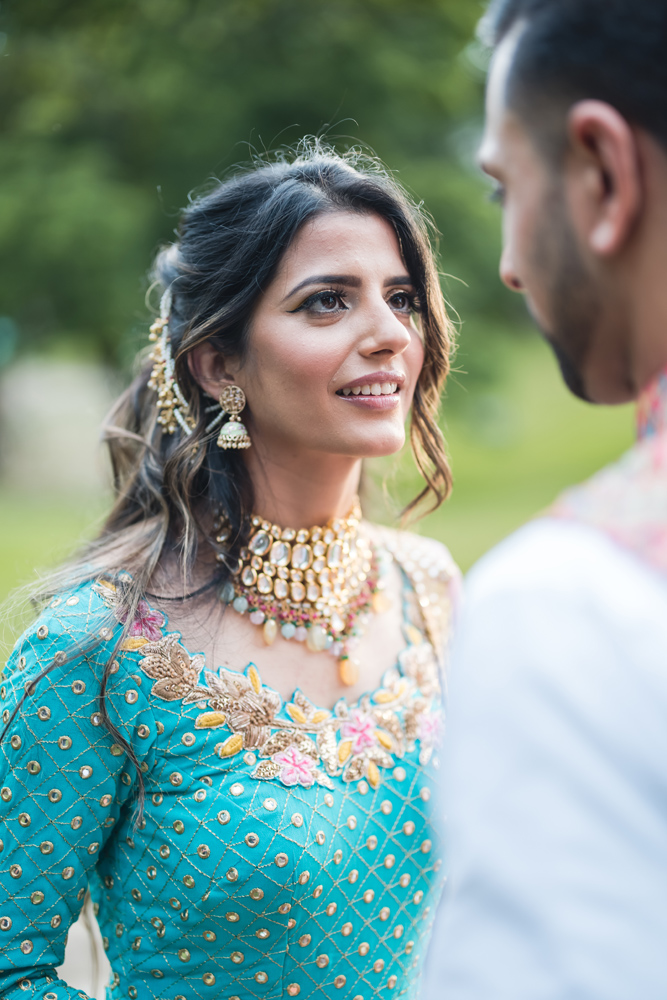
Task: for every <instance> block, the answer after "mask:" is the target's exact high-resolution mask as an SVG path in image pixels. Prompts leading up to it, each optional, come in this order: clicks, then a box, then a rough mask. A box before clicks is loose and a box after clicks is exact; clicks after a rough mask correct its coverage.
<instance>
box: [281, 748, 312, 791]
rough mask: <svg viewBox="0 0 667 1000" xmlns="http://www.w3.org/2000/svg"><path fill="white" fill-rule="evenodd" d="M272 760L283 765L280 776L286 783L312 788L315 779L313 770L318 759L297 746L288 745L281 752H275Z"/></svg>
mask: <svg viewBox="0 0 667 1000" xmlns="http://www.w3.org/2000/svg"><path fill="white" fill-rule="evenodd" d="M271 760H272V761H275V763H276V764H280V766H281V767H282V771H281V772H280V775H279V777H280V780H281V781H282V783H283V784H284V785H289V786H292V785H303V787H304V788H310V787H311V785H312V784H313V782H314V781H315V775H314V774H313V771H314V769H315V767H316V766H317V763H316V761H314V760H311V758H310V757H306V756H305V755H304V754H302V753H301V751H300V750H297V748H296V747H287V749H286V750H281V751H280V753H274V754H273V756H272V757H271Z"/></svg>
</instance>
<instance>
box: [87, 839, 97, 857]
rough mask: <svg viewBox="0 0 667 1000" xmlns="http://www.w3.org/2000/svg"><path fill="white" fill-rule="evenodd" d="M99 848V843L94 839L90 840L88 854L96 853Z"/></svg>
mask: <svg viewBox="0 0 667 1000" xmlns="http://www.w3.org/2000/svg"><path fill="white" fill-rule="evenodd" d="M99 849H100V845H99V843H98V842H97V841H96V840H94V841H93V842H92V844H89V845H88V853H89V854H97V852H98V851H99Z"/></svg>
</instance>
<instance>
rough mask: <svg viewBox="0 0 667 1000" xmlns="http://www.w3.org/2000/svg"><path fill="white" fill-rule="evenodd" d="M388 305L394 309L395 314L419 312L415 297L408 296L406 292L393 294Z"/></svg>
mask: <svg viewBox="0 0 667 1000" xmlns="http://www.w3.org/2000/svg"><path fill="white" fill-rule="evenodd" d="M389 304H390V305H391V307H392V309H396V311H397V312H404V313H411V312H419V305H418V302H417V298H416V296H414V295H410V294H409V293H408V292H394V294H393V295H392V296H391V298H390V299H389Z"/></svg>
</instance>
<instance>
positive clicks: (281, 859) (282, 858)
mask: <svg viewBox="0 0 667 1000" xmlns="http://www.w3.org/2000/svg"><path fill="white" fill-rule="evenodd" d="M275 860H276V864H277V865H278V867H279V868H284V867H285V865H286V864H288V862H289V858H288V857H287V855H286V854H283V853H282V851H281V852H280V853H279V854H276V859H275Z"/></svg>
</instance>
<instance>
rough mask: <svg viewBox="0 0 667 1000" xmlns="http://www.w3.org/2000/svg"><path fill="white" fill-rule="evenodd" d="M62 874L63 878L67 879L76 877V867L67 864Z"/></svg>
mask: <svg viewBox="0 0 667 1000" xmlns="http://www.w3.org/2000/svg"><path fill="white" fill-rule="evenodd" d="M62 874H63V878H64V879H65V880H66V881H67V880H69V879H71V878H74V869H73V868H72V866H71V865H67V867H66V868H63V873H62Z"/></svg>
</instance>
